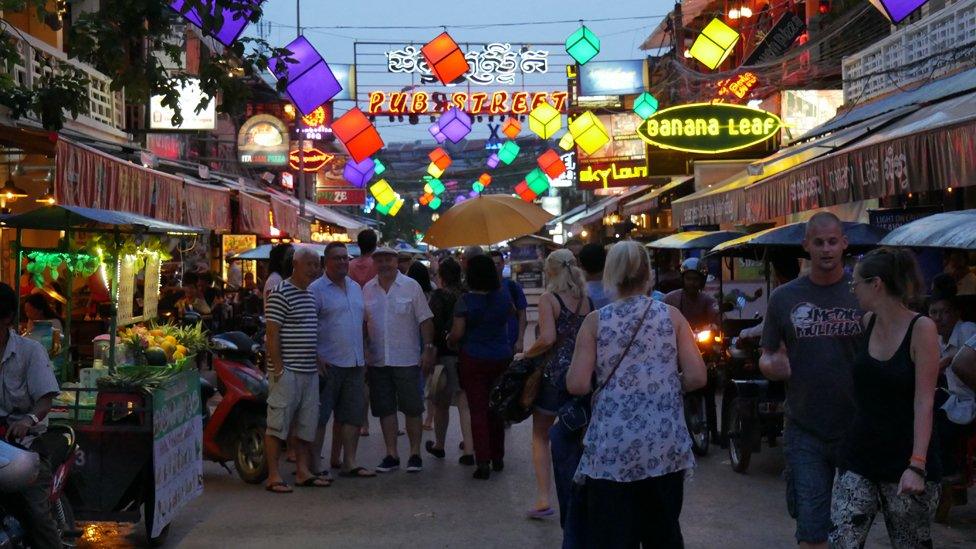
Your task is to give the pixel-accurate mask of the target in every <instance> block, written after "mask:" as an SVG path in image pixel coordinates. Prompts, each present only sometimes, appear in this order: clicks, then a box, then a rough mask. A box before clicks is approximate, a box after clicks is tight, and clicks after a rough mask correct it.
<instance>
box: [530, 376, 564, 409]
mask: <svg viewBox="0 0 976 549" xmlns="http://www.w3.org/2000/svg"><path fill="white" fill-rule="evenodd" d="M569 396H570V395H569V393H568V392H567V391H566V388H565V387H563V388H559V387H556V386H555V385H553V384H552V382H551V381H549V378H548V377H546V376H543V377H542V383H540V384H539V394H537V395H536V397H535V402H534V403H533V405H534V407H535V411H536V412H539V413H541V414H543V415H547V416H555V415H558V414H559V409H560V408H562V407H563V404H565V403H566V401H567V400H569Z"/></svg>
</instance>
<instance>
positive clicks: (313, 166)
mask: <svg viewBox="0 0 976 549" xmlns="http://www.w3.org/2000/svg"><path fill="white" fill-rule="evenodd" d="M302 157H305V172H306V173H312V172H317V171H319V170H321V169H322V168H324V167H325V165H326V164H328V163H329V162H332V159H333V158H335V155H334V154H329V153H327V152H323V151H320V150H319V149H315V148H312V149H305V150H304V151H299V150H294V151H291V152H290V153H288V165H289V166H291V169H293V170H298V169H301V168H300V167H301V162H302Z"/></svg>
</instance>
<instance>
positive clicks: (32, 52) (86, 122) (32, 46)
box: [0, 33, 127, 138]
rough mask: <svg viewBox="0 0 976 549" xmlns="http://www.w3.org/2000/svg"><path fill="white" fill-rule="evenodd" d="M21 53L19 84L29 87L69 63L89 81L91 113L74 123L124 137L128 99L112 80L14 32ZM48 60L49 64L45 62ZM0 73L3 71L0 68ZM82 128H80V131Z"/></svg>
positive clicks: (16, 68) (16, 73) (16, 69)
mask: <svg viewBox="0 0 976 549" xmlns="http://www.w3.org/2000/svg"><path fill="white" fill-rule="evenodd" d="M8 36H10V37H12V38H13V39H14V40H15V41H16V44H17V49H18V51H19V53H20V60H19V62H18V63H17V64H15V65H14V66H13V71H12V72H13V77H14V79H15V81H16V82H18V83H19V84H21V85H23V86H26V87H28V88H30V87H33V85H34V82H36V81H39V80H40V78H41V76H42V75H43V74H44V71H51V70H52V68H51V67H54V69H53V70H55V71H57V70H58V67H59V66H60V65H62V64H68V65H71V66H72V67H74V68H76V69H80V70H81V71H83V72H84V73H85V74H86V75H87V76H88V80H89V84H88V105H89V112H88V114H87V115H86V114H81V115H78V118H77V119H76V120H75V122H76V123H77V124H78V125H79V126H82V127H85V128H88V129H92V130H96V131H100V132H102V133H105V134H108V135H112V136H115V137H118V138H125V137H126V136H127V134H126V132H125V97H124V95H123V93H122V92H121V91H112V90H111V83H112V81H111V79H109V77H107V76H105V75H104V74H102V73H100V72H98V71H97V70H95V69H93V68H92V67H90V66H88V65H86V64H84V63H79V62H77V61H75V60H71V59H68V56H67V55H65V53H64V52H62V51H60V50H58V49H56V48H54V47H52V46H50V45H48V44H46V43H44V42H42V41H40V40H37V39H36V38H34V37H32V36H30V35H26V34H23V35H21V34H18V33H12V34H9V35H8ZM45 61H47V63H45ZM0 70H3V69H2V67H0ZM79 129H81V128H79Z"/></svg>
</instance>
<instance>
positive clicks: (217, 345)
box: [210, 337, 237, 351]
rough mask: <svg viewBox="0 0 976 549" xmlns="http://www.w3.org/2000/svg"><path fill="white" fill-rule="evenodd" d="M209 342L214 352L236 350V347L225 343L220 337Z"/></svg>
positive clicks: (227, 342)
mask: <svg viewBox="0 0 976 549" xmlns="http://www.w3.org/2000/svg"><path fill="white" fill-rule="evenodd" d="M210 342H211V343H213V348H214V350H215V351H236V350H237V345H234V344H233V343H231V342H230V341H227V340H226V339H224V338H222V337H215V338H213V339H211V340H210Z"/></svg>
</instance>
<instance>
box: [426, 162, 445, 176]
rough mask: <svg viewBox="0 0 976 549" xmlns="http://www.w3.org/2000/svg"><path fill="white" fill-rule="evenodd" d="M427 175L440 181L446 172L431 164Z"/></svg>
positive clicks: (428, 166)
mask: <svg viewBox="0 0 976 549" xmlns="http://www.w3.org/2000/svg"><path fill="white" fill-rule="evenodd" d="M427 173H429V174H430V176H431V177H433V178H435V179H440V177H441V176H442V175H444V170H442V169H441V168H440V167H438V166H437V164H434V163H433V162H431V163H430V164H428V165H427Z"/></svg>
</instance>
